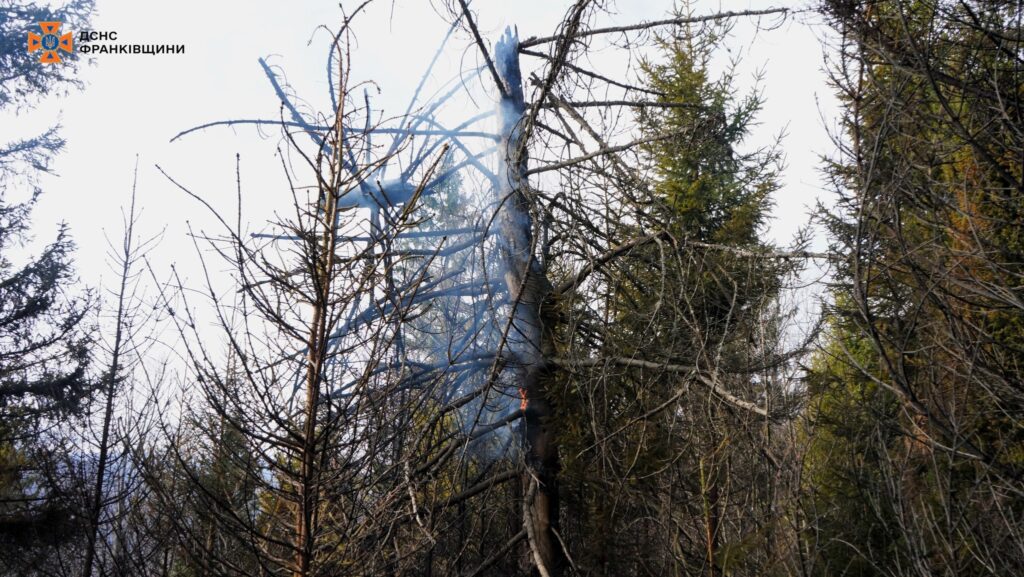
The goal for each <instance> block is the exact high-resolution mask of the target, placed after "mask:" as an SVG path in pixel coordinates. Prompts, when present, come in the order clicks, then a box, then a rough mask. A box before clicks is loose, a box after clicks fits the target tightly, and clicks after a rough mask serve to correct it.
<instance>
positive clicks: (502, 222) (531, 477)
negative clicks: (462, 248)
mask: <svg viewBox="0 0 1024 577" xmlns="http://www.w3.org/2000/svg"><path fill="white" fill-rule="evenodd" d="M518 47H519V39H518V38H517V37H516V36H515V35H514V34H513V33H512V32H511V31H509V30H506V32H505V35H504V37H503V38H502V39H501V40H500V41H499V42H498V44H497V45H496V46H495V51H494V54H495V65H496V69H497V72H498V75H499V77H500V79H501V81H502V83H503V85H504V86H502V87H501V88H502V89H503V90H502V92H503V94H502V96H501V100H500V102H499V107H498V119H499V123H500V124H499V129H500V131H501V147H500V149H499V154H501V157H500V160H501V163H500V168H499V172H498V187H497V193H498V202H499V203H500V204H501V208H500V211H501V212H500V216H499V220H498V222H499V227H500V233H501V241H502V243H503V249H504V255H505V265H506V272H505V284H506V287H507V289H508V294H509V299H510V301H511V302H512V303H513V306H514V310H513V311H512V315H513V318H512V320H511V323H512V326H511V330H510V331H508V341H507V343H506V346H507V348H508V350H509V352H510V353H511V354H510V356H511V357H512V360H513V363H514V365H513V368H514V370H515V371H516V378H517V381H518V382H519V389H520V394H521V395H522V397H523V402H522V407H523V409H524V419H523V425H522V433H523V451H524V454H525V456H526V470H525V471H524V477H523V489H524V491H525V496H524V500H523V525H524V527H525V529H526V534H527V543H528V545H529V558H528V559H527V562H528V564H529V565H532V566H533V567H534V571H533V573H534V574H537V575H540V576H542V577H557V576H559V575H561V574H562V573H563V571H564V567H565V565H566V562H565V560H566V557H565V552H564V551H563V548H562V546H561V544H560V543H559V538H558V535H557V530H558V468H559V465H558V449H557V446H556V444H555V438H554V431H553V426H554V423H553V414H552V410H551V405H550V403H549V402H548V399H547V390H546V389H547V383H548V382H550V372H551V370H552V369H551V366H550V364H549V363H548V360H547V359H548V358H549V357H550V356H551V354H552V353H553V352H554V351H553V342H552V339H551V335H550V332H549V331H545V330H544V322H543V319H542V313H541V305H542V303H544V301H545V299H547V298H548V295H549V294H550V292H551V283H550V282H549V281H548V279H547V277H546V275H545V272H544V270H543V269H542V267H541V265H540V263H539V262H538V261H537V259H536V258H535V257H534V255H535V253H536V247H535V245H534V237H533V219H532V217H531V215H530V200H529V190H530V189H529V183H528V181H527V177H526V171H527V153H526V143H525V142H523V141H522V127H521V122H522V119H523V115H524V113H525V111H526V105H525V102H524V98H523V87H522V75H521V73H520V70H519V54H518Z"/></svg>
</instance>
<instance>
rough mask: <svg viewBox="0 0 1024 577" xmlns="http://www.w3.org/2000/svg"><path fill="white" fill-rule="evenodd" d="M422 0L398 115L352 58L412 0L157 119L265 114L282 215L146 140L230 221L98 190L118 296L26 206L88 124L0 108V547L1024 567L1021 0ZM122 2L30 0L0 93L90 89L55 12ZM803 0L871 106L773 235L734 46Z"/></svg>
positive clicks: (7, 564) (11, 24)
mask: <svg viewBox="0 0 1024 577" xmlns="http://www.w3.org/2000/svg"><path fill="white" fill-rule="evenodd" d="M423 1H424V2H430V3H431V6H432V7H433V10H434V13H436V17H437V19H438V24H439V26H440V27H441V29H442V30H443V31H445V35H444V36H443V40H442V42H441V44H440V45H439V46H429V47H427V48H426V50H427V51H428V52H429V53H431V54H433V53H434V52H435V51H436V54H435V55H434V57H433V60H431V61H430V62H431V64H430V66H428V67H427V68H426V69H424V70H417V71H414V77H415V78H419V79H420V80H419V82H418V84H417V88H416V90H415V91H414V92H413V93H410V94H403V95H399V96H400V101H402V102H406V103H407V106H405V107H403V108H399V109H383V105H380V104H378V102H379V101H380V99H379V98H378V97H377V96H376V88H375V87H374V84H373V81H374V79H373V78H364V77H363V76H362V75H361V74H362V73H361V72H358V73H357V72H356V71H357V70H358V71H362V70H365V68H359V67H358V66H357V60H358V59H360V58H364V59H365V58H367V57H369V56H368V55H367V54H366V53H364V52H360V51H358V50H357V49H356V48H355V47H356V45H357V44H358V42H359V34H360V30H363V29H364V27H370V26H372V25H374V24H379V23H374V22H371V19H373V18H377V14H380V13H383V14H387V12H388V10H400V9H401V8H400V7H399V8H389V6H393V5H394V3H393V2H389V0H365V1H358V2H357V1H351V2H350V1H348V0H345V1H343V2H341V3H340V4H339V5H338V8H337V11H336V14H337V18H336V19H335V20H334V21H331V22H323V23H322V28H323V29H324V30H326V31H328V33H327V34H321V35H320V36H315V37H314V39H315V41H316V42H319V44H317V46H320V47H322V48H323V50H321V51H320V52H319V55H320V58H321V60H319V61H318V64H317V65H318V66H320V67H321V69H322V70H323V77H322V79H321V86H322V88H323V91H324V92H323V93H322V94H321V95H318V96H321V97H322V98H314V97H313V96H314V95H300V92H301V91H300V90H299V89H298V87H295V86H292V85H291V84H289V82H288V76H287V74H286V70H285V69H286V68H287V61H285V62H284V63H280V61H268V60H265V59H263V58H261V59H260V60H259V63H260V65H261V67H262V71H261V73H262V75H263V79H264V80H265V81H266V83H267V86H268V90H273V91H274V94H276V100H277V101H278V104H279V105H278V107H277V108H275V109H270V110H267V111H266V113H265V115H264V116H263V117H262V118H222V119H216V120H213V121H211V122H209V123H206V124H202V125H197V126H192V127H189V126H182V127H180V130H181V133H180V134H178V135H176V136H175V135H167V136H168V138H170V137H174V139H176V140H180V141H181V142H182V143H183V144H182V145H183V146H188V145H189V143H191V142H198V141H200V140H201V139H203V138H205V137H206V135H208V134H212V133H215V132H216V131H223V130H233V131H235V134H236V135H237V136H236V138H239V139H259V138H262V139H270V140H271V141H273V142H276V146H277V154H276V156H274V157H272V158H263V159H258V160H256V161H255V162H258V163H264V164H268V165H271V166H273V167H274V169H275V170H277V171H279V172H280V173H281V174H283V175H284V179H285V180H284V182H286V183H287V187H286V188H285V189H283V190H278V191H276V192H275V193H274V194H275V197H274V198H275V199H284V201H285V202H284V203H283V204H280V203H279V205H275V206H274V211H273V215H274V216H273V217H272V218H271V219H269V220H265V221H261V222H253V221H251V220H250V219H249V218H248V217H247V214H248V213H247V212H246V211H245V210H244V209H243V204H245V205H252V204H259V203H261V202H264V199H263V197H260V196H254V195H252V194H249V193H247V189H248V188H249V187H250V186H253V185H254V183H252V182H251V181H250V180H247V178H246V166H247V165H246V164H243V163H242V162H241V161H240V160H238V161H236V164H235V165H234V166H232V167H230V170H231V171H232V174H234V175H235V182H234V185H235V189H234V190H231V191H230V194H229V196H230V197H231V198H232V199H233V200H232V202H231V203H229V204H224V203H223V202H220V201H214V200H212V199H211V198H210V197H209V196H208V194H207V193H206V192H204V189H205V187H204V184H203V183H204V177H205V176H206V175H204V174H202V173H201V172H200V171H189V170H188V169H187V168H184V169H182V168H181V167H175V168H174V169H171V168H163V167H161V165H160V164H159V159H143V160H142V161H139V162H138V163H137V164H136V167H137V168H136V170H137V171H138V173H137V174H136V177H137V175H138V174H140V173H141V172H142V171H148V172H147V173H152V174H154V175H155V176H154V178H160V179H162V180H163V182H165V183H169V185H171V186H173V187H174V188H175V189H176V190H177V192H178V194H179V195H180V199H181V203H182V204H183V205H184V206H187V207H189V208H188V209H187V210H189V211H193V212H194V213H195V214H196V215H200V214H201V215H202V217H203V218H204V219H205V220H203V221H202V222H212V223H214V224H213V226H212V227H208V226H205V225H204V226H202V227H200V226H199V225H193V224H192V220H191V219H190V220H189V224H188V226H189V228H188V231H189V233H188V235H187V245H188V246H189V247H191V248H190V250H189V251H184V252H183V253H182V254H179V255H177V260H176V261H175V262H164V261H162V259H157V258H155V257H154V256H153V255H155V254H156V253H154V252H153V249H154V247H156V246H158V245H159V244H160V243H162V242H168V239H167V238H166V237H165V236H164V235H161V234H160V233H159V232H158V231H154V230H153V229H152V228H151V227H149V226H146V225H145V223H144V222H143V220H142V218H141V217H140V215H141V214H142V209H143V208H144V207H143V205H144V203H145V200H144V199H145V195H144V194H143V190H142V189H143V188H144V186H145V185H144V184H140V185H139V186H138V188H139V190H136V189H135V188H133V189H132V190H131V191H130V194H123V191H120V192H109V191H108V192H104V194H121V195H123V205H124V209H123V212H122V214H121V215H120V217H119V218H120V222H121V223H122V227H121V230H120V231H118V233H117V234H116V235H113V236H112V237H111V238H110V243H109V246H108V247H105V248H106V249H107V255H108V256H107V259H108V260H107V264H108V266H109V269H110V271H112V274H111V273H108V275H107V276H106V277H104V282H103V284H102V286H88V285H86V284H85V283H82V282H80V277H79V274H80V273H79V270H78V268H77V263H76V255H77V254H79V252H80V251H81V250H83V247H82V246H79V245H78V244H76V241H75V236H74V235H75V230H73V229H72V228H71V227H69V226H66V225H62V226H59V227H58V228H57V230H52V229H49V228H46V227H39V226H35V225H34V223H33V209H34V208H36V206H37V205H38V203H39V202H40V199H41V198H43V197H45V196H46V194H47V192H46V190H45V188H46V186H45V183H46V182H48V181H47V180H46V177H47V175H48V174H49V173H51V172H53V166H54V163H55V162H56V161H57V159H59V158H60V156H61V155H62V154H65V152H66V151H65V148H66V146H67V142H66V141H65V138H64V137H63V136H62V128H61V127H60V126H58V125H57V123H56V122H54V123H53V124H52V127H51V128H49V129H47V130H45V131H44V132H42V133H34V134H17V133H16V132H15V131H13V130H8V129H6V128H5V129H4V130H3V132H2V134H0V575H11V576H54V577H57V576H60V577H94V576H95V577H99V576H109V577H115V576H117V577H130V576H139V577H143V576H155V577H199V576H217V577H221V576H223V577H229V576H230V577H243V576H245V577H249V576H251V577H286V576H287V577H314V576H316V577H334V576H338V577H343V576H360V577H406V576H408V577H413V576H416V577H442V576H451V577H482V576H511V577H520V576H521V577H573V576H581V577H582V576H594V577H629V576H637V577H639V576H655V577H670V576H707V577H728V576H736V577H740V576H763V577H775V576H778V577H783V576H785V577H867V576H890V577H912V576H914V577H933V576H943V577H947V576H948V577H953V576H958V577H975V576H977V577H981V576H1001V577H1010V576H1014V575H1024V25H1022V24H1024V2H1022V1H1020V0H815V1H813V2H811V3H809V4H800V5H786V3H785V2H780V3H779V4H778V5H769V4H768V3H765V4H763V5H762V4H761V3H759V2H751V3H750V6H751V7H750V8H749V9H746V10H720V11H714V10H707V9H706V5H705V3H693V4H691V3H688V2H675V3H673V2H672V1H671V0H665V1H664V2H663V4H664V6H663V7H661V10H662V14H663V18H662V19H660V20H638V21H634V20H629V19H626V18H625V17H623V16H622V14H621V13H620V12H619V11H618V8H619V7H621V5H623V4H624V3H626V2H627V0H619V2H618V3H615V2H612V1H611V0H565V1H563V2H555V1H554V0H552V2H551V3H550V10H552V11H554V12H557V13H558V15H559V18H558V22H559V23H558V25H557V26H556V27H554V28H552V29H550V30H542V31H538V30H529V31H526V30H523V31H522V32H520V30H517V29H516V28H515V27H509V28H506V29H504V30H501V31H499V32H498V33H495V31H494V30H493V29H491V28H488V27H486V26H482V25H481V24H480V23H481V21H483V20H484V19H486V17H487V14H488V10H489V9H490V8H489V7H490V6H491V5H492V2H490V1H488V0H477V1H476V2H472V1H471V0H423ZM698 4H699V5H698ZM375 5H385V6H384V8H385V9H384V10H383V11H379V12H371V11H370V10H371V8H373V7H374V6H375ZM95 9H96V2H95V1H94V0H64V1H63V2H49V3H48V2H41V1H33V0H0V111H4V112H7V113H9V114H13V115H17V114H27V113H29V112H31V111H32V110H34V109H36V108H37V107H38V106H41V105H42V104H41V103H43V102H49V101H60V100H61V99H64V98H67V97H69V95H70V94H75V93H79V92H88V91H89V90H90V86H89V84H88V83H87V82H85V81H83V80H82V72H83V70H84V68H85V67H86V66H87V65H88V64H87V60H88V58H87V57H86V56H82V55H79V54H77V53H75V54H68V55H63V56H64V60H65V61H64V62H63V63H61V64H60V65H45V64H40V62H39V57H38V55H37V54H32V53H31V52H29V51H26V49H25V42H26V40H25V38H26V36H25V35H26V32H27V31H28V30H31V29H34V28H33V27H36V26H37V23H39V22H53V21H60V22H63V23H64V24H65V26H67V27H69V28H71V29H75V30H88V29H89V28H90V20H91V19H92V18H93V17H94V11H95ZM808 22H815V23H818V24H819V25H820V26H822V27H823V28H824V29H826V30H827V34H823V35H822V37H821V42H822V44H823V50H824V53H825V54H827V57H826V58H825V59H824V61H823V62H822V66H823V67H824V69H825V71H826V72H827V75H828V79H829V83H828V86H827V90H828V91H830V92H831V93H832V94H834V95H835V97H836V98H837V99H838V103H839V111H838V118H837V119H836V121H835V123H834V125H833V126H830V127H829V128H830V133H829V135H830V138H831V146H830V147H828V148H826V149H823V150H820V151H817V152H818V153H819V165H818V166H817V167H816V170H817V171H818V174H819V175H820V184H821V187H822V188H823V192H822V196H821V198H822V199H824V200H822V201H821V202H819V203H818V204H817V206H815V207H814V209H813V214H811V215H810V216H809V218H808V219H807V222H806V226H804V227H803V228H801V229H800V231H799V232H798V233H797V234H796V235H795V236H794V237H793V238H792V239H790V241H789V242H788V243H777V242H775V241H773V240H769V237H768V235H767V234H766V230H767V229H768V226H769V224H770V222H771V219H772V218H773V209H774V207H775V203H776V199H777V197H778V195H779V194H780V191H781V190H782V188H783V187H782V178H783V175H784V173H785V171H786V170H787V169H788V167H787V165H786V146H787V141H786V139H785V138H784V137H780V138H779V139H777V140H776V141H775V142H773V143H768V144H767V145H763V146H762V145H752V143H751V134H752V131H753V130H754V128H755V127H756V126H757V125H758V122H760V121H761V116H760V114H761V112H762V109H763V106H764V104H765V100H764V95H763V93H762V92H760V91H758V90H757V89H754V90H750V91H748V90H745V89H742V90H741V89H740V88H739V85H738V83H737V82H738V81H737V78H736V74H735V69H734V68H733V67H732V65H730V64H727V65H725V66H724V67H723V66H722V65H721V62H723V60H722V58H721V53H722V51H723V50H724V47H725V42H726V40H727V39H728V38H729V37H730V35H731V34H733V31H734V30H735V28H734V27H735V26H737V24H738V23H746V24H747V25H751V24H752V25H753V26H754V28H755V29H758V30H761V29H764V30H767V29H771V28H775V27H779V26H783V25H788V26H804V25H807V23H808ZM384 24H385V25H386V23H384ZM748 29H750V28H744V30H748ZM311 42H312V41H311ZM452 47H454V49H455V50H461V52H460V53H459V54H461V56H460V58H461V60H460V62H461V69H460V70H459V73H458V75H457V78H455V79H454V80H453V81H451V82H448V83H447V84H441V85H440V86H441V88H437V86H438V85H436V84H433V83H434V82H435V81H434V79H435V77H437V76H438V75H439V74H438V73H436V71H435V70H434V68H433V67H434V66H435V64H434V63H436V62H438V61H439V59H440V55H441V54H442V53H445V51H446V50H450V49H452ZM422 48H423V47H422V46H421V47H419V49H422ZM190 50H191V48H190ZM257 56H260V55H253V58H254V59H255V58H256V57H257ZM390 57H391V56H388V55H377V56H376V58H378V59H379V60H380V61H381V64H382V65H384V66H388V65H391V64H392V63H390V62H389V61H388V58H390ZM394 57H395V58H397V57H398V56H397V55H395V56H394ZM275 62H277V63H275ZM608 62H613V63H618V64H614V65H609V64H601V63H608ZM394 65H395V66H397V63H394ZM793 90H801V88H800V87H798V86H797V87H793ZM319 102H325V103H326V104H327V106H325V107H319V106H315V105H314V104H312V103H319ZM808 113H811V114H813V111H808ZM154 114H159V111H154ZM154 163H156V166H154ZM147 178H149V177H147ZM243 199H244V202H243ZM265 202H270V201H269V200H267V201H265ZM275 202H276V200H275ZM225 206H227V207H228V208H225ZM197 218H198V216H197ZM197 222H198V221H197ZM40 238H41V239H43V240H44V241H45V242H43V243H42V244H39V243H38V242H36V243H35V244H30V242H29V241H30V240H31V239H40ZM26 247H41V248H38V249H36V248H32V249H31V250H28V249H27V248H26ZM185 263H190V264H189V266H192V267H193V268H194V269H195V270H198V271H200V273H199V274H188V275H186V274H185V273H183V272H181V270H182V269H183V268H184V267H185Z"/></svg>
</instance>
